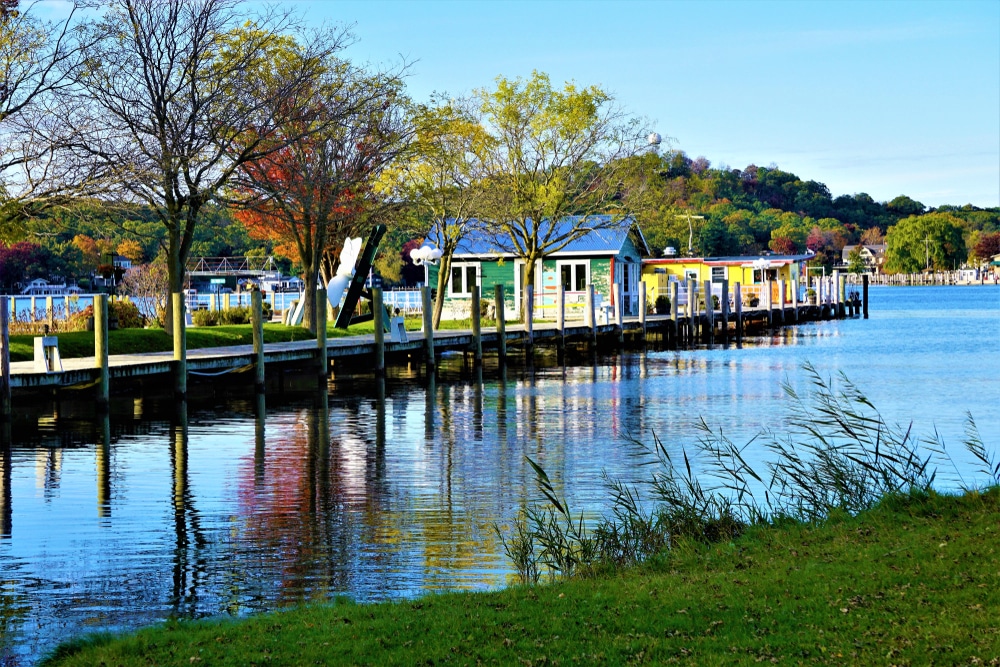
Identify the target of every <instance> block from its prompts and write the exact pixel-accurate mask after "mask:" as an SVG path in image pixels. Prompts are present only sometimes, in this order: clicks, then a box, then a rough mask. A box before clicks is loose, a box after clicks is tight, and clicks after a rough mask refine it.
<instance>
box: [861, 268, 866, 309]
mask: <svg viewBox="0 0 1000 667" xmlns="http://www.w3.org/2000/svg"><path fill="white" fill-rule="evenodd" d="M861 307H862V309H863V311H864V314H865V315H864V317H865V319H866V320H867V319H868V274H867V273H866V274H865V275H863V276H861Z"/></svg>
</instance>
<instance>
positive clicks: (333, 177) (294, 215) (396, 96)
mask: <svg viewBox="0 0 1000 667" xmlns="http://www.w3.org/2000/svg"><path fill="white" fill-rule="evenodd" d="M401 90H402V81H401V79H400V77H399V76H398V75H389V74H375V75H371V74H367V73H364V72H362V71H360V70H356V69H354V68H351V67H348V66H346V65H344V66H342V67H339V68H337V70H336V71H335V72H333V73H332V75H331V76H330V79H329V80H328V81H325V82H322V84H320V85H317V87H316V89H315V91H314V95H313V98H312V99H311V100H310V101H309V102H308V103H307V106H308V108H310V109H311V113H310V116H311V119H310V120H309V121H295V122H293V123H290V124H289V126H288V127H285V126H279V127H278V128H277V129H276V130H275V131H274V132H273V133H270V134H268V135H267V136H266V137H265V138H264V141H265V142H269V141H275V142H279V143H280V144H282V146H283V147H281V148H279V149H277V150H275V151H273V152H270V153H269V154H268V155H266V156H264V157H262V158H261V159H258V160H255V161H252V162H248V163H246V164H244V165H243V166H242V168H241V169H240V170H239V172H238V174H237V175H236V177H235V179H234V182H233V193H234V204H235V209H236V210H235V217H236V218H237V220H239V221H241V222H242V223H243V224H244V225H246V227H247V231H248V233H249V234H250V235H251V236H252V237H255V238H259V239H267V240H270V241H272V242H274V243H275V245H276V251H277V252H279V253H281V254H285V255H286V256H288V257H290V258H291V259H294V260H296V261H297V262H298V264H299V266H300V267H301V268H302V280H303V282H304V283H305V293H306V294H307V295H313V294H315V293H316V288H317V286H318V282H319V278H320V274H321V273H322V274H323V276H322V277H323V279H324V284H325V282H326V281H328V280H329V278H330V277H332V274H333V271H332V270H333V268H334V266H335V264H336V261H335V257H336V253H337V247H338V246H339V245H340V244H342V242H343V237H344V236H345V235H348V234H357V233H358V232H359V230H360V229H361V228H362V227H363V226H364V224H365V223H366V222H369V221H371V220H372V219H373V218H375V217H377V216H380V215H382V214H383V213H384V212H385V210H387V209H388V208H391V206H392V203H391V202H387V201H385V200H383V199H382V198H381V197H380V196H379V195H378V194H377V193H376V190H375V187H374V185H375V182H376V181H377V179H378V178H379V176H380V175H381V173H382V171H383V170H384V169H385V167H386V166H387V165H388V164H390V163H391V162H392V161H393V160H394V159H395V158H396V157H397V155H399V153H400V152H401V151H402V150H403V148H404V147H405V146H406V144H407V140H408V138H409V128H408V122H407V120H406V114H405V112H404V100H403V98H402V93H401ZM303 123H316V124H317V125H319V126H320V129H319V130H317V131H312V130H311V128H310V127H305V126H303ZM254 140H255V141H259V138H254ZM303 325H304V326H306V327H307V328H309V329H310V331H315V330H316V300H315V299H314V298H312V297H310V296H307V298H306V300H305V304H304V308H303Z"/></svg>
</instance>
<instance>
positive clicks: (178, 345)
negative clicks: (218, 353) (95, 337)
mask: <svg viewBox="0 0 1000 667" xmlns="http://www.w3.org/2000/svg"><path fill="white" fill-rule="evenodd" d="M170 298H171V306H172V309H173V310H172V313H173V324H174V398H175V399H177V400H181V401H184V400H187V326H186V322H185V320H184V295H183V294H182V293H180V292H174V293H173V294H171V295H170ZM94 319H95V329H96V319H97V318H96V317H95V318H94Z"/></svg>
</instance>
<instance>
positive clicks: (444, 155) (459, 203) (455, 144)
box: [386, 97, 490, 328]
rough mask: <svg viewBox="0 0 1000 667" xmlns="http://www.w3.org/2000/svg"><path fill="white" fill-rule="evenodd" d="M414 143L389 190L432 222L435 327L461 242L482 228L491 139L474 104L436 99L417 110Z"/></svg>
mask: <svg viewBox="0 0 1000 667" xmlns="http://www.w3.org/2000/svg"><path fill="white" fill-rule="evenodd" d="M413 123H414V128H415V136H414V141H413V143H412V145H411V149H410V150H409V151H408V152H407V159H405V160H401V161H400V162H399V164H398V165H397V166H396V167H395V168H394V169H392V170H391V172H390V173H388V174H387V176H388V178H387V179H386V181H388V182H389V185H388V187H389V189H390V190H392V191H394V192H395V195H396V196H398V197H399V198H401V199H405V200H406V201H408V202H409V203H410V204H411V205H412V206H413V207H414V208H415V209H416V212H417V214H418V217H419V218H422V219H428V220H429V221H430V230H429V231H428V230H426V229H424V230H421V232H420V233H421V235H423V234H424V233H425V232H426V233H427V239H428V240H431V241H433V242H434V244H435V245H437V247H438V249H439V250H441V253H442V254H441V265H440V270H439V271H438V280H437V295H436V298H435V301H434V313H433V326H434V327H435V328H437V327H438V325H439V324H440V323H441V311H442V307H443V304H444V299H445V296H446V294H447V287H448V282H449V280H450V278H451V258H452V255H453V254H454V253H455V250H456V248H457V247H458V244H459V242H460V241H461V240H462V239H463V238H464V237H465V236H466V235H467V234H468V233H469V231H471V230H472V228H473V227H474V226H475V225H476V224H477V223H478V220H477V216H478V215H479V214H480V211H481V209H482V179H483V159H484V156H485V154H486V148H487V144H488V142H489V140H490V138H489V137H488V136H487V134H486V132H485V130H484V128H483V126H482V125H481V124H480V123H479V120H478V118H477V116H476V113H475V111H474V110H473V108H472V106H471V104H470V100H468V99H450V100H444V99H440V98H437V97H435V98H433V99H432V100H431V102H430V103H429V104H424V105H418V106H417V107H415V109H414V111H413Z"/></svg>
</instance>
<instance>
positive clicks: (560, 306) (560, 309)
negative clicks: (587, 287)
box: [556, 283, 566, 352]
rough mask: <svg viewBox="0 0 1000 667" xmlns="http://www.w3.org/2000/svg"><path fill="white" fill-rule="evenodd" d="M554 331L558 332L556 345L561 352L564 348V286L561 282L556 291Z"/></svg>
mask: <svg viewBox="0 0 1000 667" xmlns="http://www.w3.org/2000/svg"><path fill="white" fill-rule="evenodd" d="M556 331H557V332H558V333H559V335H558V336H556V345H557V346H558V347H559V351H560V352H562V351H564V350H565V348H566V288H565V287H564V286H563V285H562V283H560V284H559V288H558V290H557V291H556Z"/></svg>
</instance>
